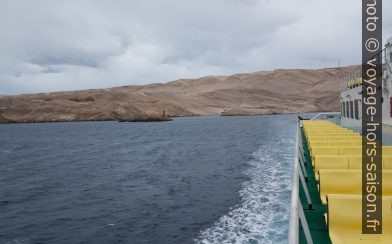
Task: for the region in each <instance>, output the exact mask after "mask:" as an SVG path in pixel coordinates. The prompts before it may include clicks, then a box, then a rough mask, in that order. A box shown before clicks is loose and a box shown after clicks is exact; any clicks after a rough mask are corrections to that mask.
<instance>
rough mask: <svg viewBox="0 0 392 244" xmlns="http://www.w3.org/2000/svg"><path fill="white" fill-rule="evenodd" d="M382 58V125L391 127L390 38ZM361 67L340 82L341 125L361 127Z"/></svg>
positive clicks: (391, 41) (391, 55) (391, 78)
mask: <svg viewBox="0 0 392 244" xmlns="http://www.w3.org/2000/svg"><path fill="white" fill-rule="evenodd" d="M381 55H382V58H383V64H384V65H383V79H382V80H383V81H382V82H383V83H382V99H381V102H382V116H383V119H382V120H383V124H387V125H392V37H391V38H389V39H388V41H387V43H386V45H385V49H384V50H383V51H382V52H381ZM361 69H362V67H361V66H358V67H356V68H355V69H353V72H352V73H351V74H350V75H348V76H347V77H345V78H344V79H343V80H342V82H341V92H340V106H341V109H340V111H341V115H342V116H341V120H342V124H347V125H349V126H359V127H360V126H361V119H362V102H361V98H362V70H361Z"/></svg>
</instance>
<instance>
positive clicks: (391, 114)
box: [389, 97, 392, 117]
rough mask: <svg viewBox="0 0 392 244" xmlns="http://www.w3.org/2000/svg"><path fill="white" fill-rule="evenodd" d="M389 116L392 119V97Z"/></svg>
mask: <svg viewBox="0 0 392 244" xmlns="http://www.w3.org/2000/svg"><path fill="white" fill-rule="evenodd" d="M389 115H390V117H392V97H391V98H390V100H389Z"/></svg>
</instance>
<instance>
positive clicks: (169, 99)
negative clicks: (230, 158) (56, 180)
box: [0, 67, 353, 123]
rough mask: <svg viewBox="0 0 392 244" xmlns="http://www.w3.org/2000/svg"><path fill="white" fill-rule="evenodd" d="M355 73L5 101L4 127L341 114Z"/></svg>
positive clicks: (245, 78) (267, 76)
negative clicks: (342, 95) (343, 93)
mask: <svg viewBox="0 0 392 244" xmlns="http://www.w3.org/2000/svg"><path fill="white" fill-rule="evenodd" d="M352 68H353V67H345V68H330V69H319V70H305V69H279V70H274V71H267V72H255V73H247V74H236V75H231V76H209V77H203V78H200V79H182V80H176V81H172V82H169V83H166V84H151V85H144V86H125V87H116V88H110V89H95V90H84V91H71V92H56V93H45V94H43V93H40V94H25V95H18V96H1V97H0V122H2V123H7V122H49V121H83V120H129V119H132V120H133V119H140V120H149V119H156V118H159V117H160V115H161V113H162V110H165V111H166V113H167V114H169V115H171V116H191V115H221V114H223V115H255V114H272V113H296V112H316V111H337V110H338V109H339V99H338V98H339V80H340V79H341V78H342V77H343V76H344V75H345V74H347V73H349V72H350V71H351V70H352Z"/></svg>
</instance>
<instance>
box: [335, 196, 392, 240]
mask: <svg viewBox="0 0 392 244" xmlns="http://www.w3.org/2000/svg"><path fill="white" fill-rule="evenodd" d="M382 213H383V214H382V216H383V218H382V220H383V234H382V235H364V234H362V195H340V194H329V195H328V214H327V216H328V221H327V223H328V230H329V236H330V238H331V241H332V243H334V244H343V243H344V244H347V243H369V244H370V243H392V205H391V197H390V196H383V199H382Z"/></svg>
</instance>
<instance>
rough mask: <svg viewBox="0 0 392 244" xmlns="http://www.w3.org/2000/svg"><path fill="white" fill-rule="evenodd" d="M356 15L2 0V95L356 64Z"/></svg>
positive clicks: (185, 1) (337, 0)
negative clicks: (339, 62) (280, 69)
mask: <svg viewBox="0 0 392 244" xmlns="http://www.w3.org/2000/svg"><path fill="white" fill-rule="evenodd" d="M388 8H389V9H390V8H391V3H384V12H385V13H386V11H385V10H386V9H388ZM360 14H361V3H360V2H359V1H356V0H349V1H341V0H331V1H323V2H322V1H312V0H298V1H292V0H276V1H275V0H274V1H269V0H198V1H194V0H171V1H163V0H150V1H145V0H133V1H129V0H128V1H127V0H118V1H115V2H114V1H109V0H99V1H89V0H69V1H50V0H26V1H12V0H5V1H1V3H0V29H1V30H2V31H1V32H0V33H1V34H0V35H1V36H0V53H1V54H2V55H1V56H0V93H10V94H15V93H25V92H41V91H42V92H47V91H57V90H76V89H86V88H98V87H112V86H117V85H127V84H143V83H150V82H165V81H170V80H173V79H177V78H193V77H198V76H203V75H214V74H216V75H219V74H231V73H240V72H250V71H258V70H270V69H274V68H309V67H310V64H312V66H313V67H329V66H335V65H336V63H337V60H338V59H340V60H341V63H342V64H343V65H350V64H355V63H359V62H360V55H361V50H360V44H361V43H360V42H361V39H360V38H361V33H360V32H361V19H360V17H361V16H360ZM391 27H392V20H391V17H389V16H388V15H386V14H384V29H385V32H384V33H385V34H384V35H392V33H391V31H390V30H391Z"/></svg>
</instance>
